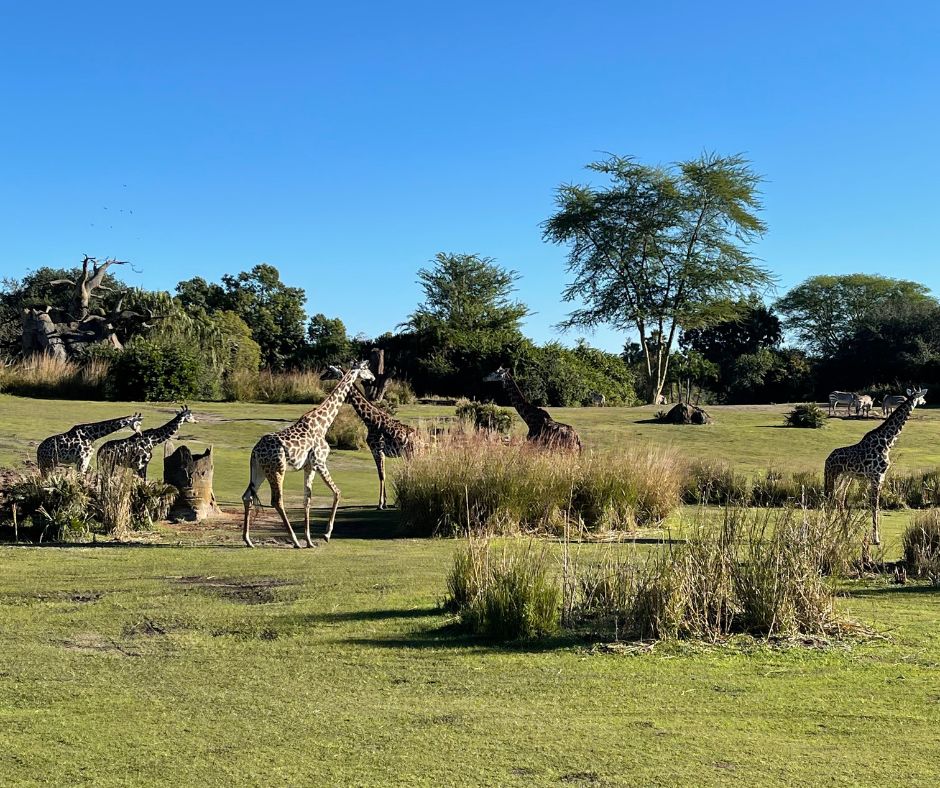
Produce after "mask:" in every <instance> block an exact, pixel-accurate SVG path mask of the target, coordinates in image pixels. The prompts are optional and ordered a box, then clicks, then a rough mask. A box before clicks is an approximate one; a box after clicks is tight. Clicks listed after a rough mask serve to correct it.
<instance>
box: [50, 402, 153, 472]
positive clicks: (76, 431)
mask: <svg viewBox="0 0 940 788" xmlns="http://www.w3.org/2000/svg"><path fill="white" fill-rule="evenodd" d="M142 420H143V416H141V414H140V413H134V414H132V415H130V416H121V417H120V418H117V419H108V420H107V421H93V422H91V423H89V424H76V425H75V426H74V427H72V428H71V429H70V430H69V431H68V432H63V433H60V434H59V435H51V436H49V437H48V438H46V439H45V440H44V441H43V442H42V443H40V444H39V447H38V448H37V449H36V462H37V463H38V464H39V470H40V472H41V473H42V474H43V476H45V475H46V474H47V473H49V472H50V471H51V470H52V469H53V468H55V467H56V466H57V465H74V466H75V467H76V468H78V472H79V473H82V474H84V473H85V472H86V471H87V470H88V466H89V465H90V464H91V457H92V455H93V454H94V453H95V450H94V447H93V446H92V444H93V443H94V442H95V441H96V440H98V439H99V438H103V437H104V436H105V435H110V434H111V433H112V432H117V431H118V430H123V429H124V428H125V427H126V428H129V429H132V430H133V431H134V432H137V433H139V432H140V422H141V421H142Z"/></svg>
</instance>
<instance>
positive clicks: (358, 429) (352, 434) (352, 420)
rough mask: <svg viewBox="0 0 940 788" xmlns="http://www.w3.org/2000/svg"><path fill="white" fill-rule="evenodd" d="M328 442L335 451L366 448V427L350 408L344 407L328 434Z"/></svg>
mask: <svg viewBox="0 0 940 788" xmlns="http://www.w3.org/2000/svg"><path fill="white" fill-rule="evenodd" d="M326 442H327V443H329V444H330V446H331V447H332V448H334V449H346V450H349V451H355V450H357V449H362V448H365V445H366V427H365V425H364V424H363V423H362V419H360V418H359V416H357V415H356V412H355V411H354V410H353V409H352V408H351V407H350V406H349V405H343V407H342V408H340V411H339V413H337V414H336V418H335V419H333V423H332V424H331V425H330V428H329V429H328V430H327V432H326Z"/></svg>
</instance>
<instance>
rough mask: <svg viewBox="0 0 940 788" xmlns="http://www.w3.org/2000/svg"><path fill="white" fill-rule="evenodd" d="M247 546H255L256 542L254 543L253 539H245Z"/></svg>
mask: <svg viewBox="0 0 940 788" xmlns="http://www.w3.org/2000/svg"><path fill="white" fill-rule="evenodd" d="M245 546H246V547H254V544H253V543H252V541H251V539H246V540H245Z"/></svg>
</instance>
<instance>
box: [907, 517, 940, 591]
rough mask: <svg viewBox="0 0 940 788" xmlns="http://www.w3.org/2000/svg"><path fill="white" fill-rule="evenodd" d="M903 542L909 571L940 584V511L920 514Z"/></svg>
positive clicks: (915, 518)
mask: <svg viewBox="0 0 940 788" xmlns="http://www.w3.org/2000/svg"><path fill="white" fill-rule="evenodd" d="M901 542H902V545H903V548H904V563H905V564H906V565H907V571H908V572H910V573H911V574H912V575H914V576H915V577H926V578H928V579H929V580H930V581H931V582H932V583H934V584H940V510H938V509H930V510H929V511H926V512H918V513H917V515H915V517H914V522H913V523H911V524H910V525H909V526H908V527H907V529H906V530H905V531H904V536H903V537H902V540H901Z"/></svg>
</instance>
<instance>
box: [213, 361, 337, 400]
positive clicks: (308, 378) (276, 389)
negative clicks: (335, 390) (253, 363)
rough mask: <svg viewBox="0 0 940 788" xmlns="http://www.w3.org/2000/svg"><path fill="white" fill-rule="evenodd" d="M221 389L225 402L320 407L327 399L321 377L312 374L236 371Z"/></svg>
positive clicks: (314, 373) (306, 372) (228, 377)
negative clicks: (318, 405)
mask: <svg viewBox="0 0 940 788" xmlns="http://www.w3.org/2000/svg"><path fill="white" fill-rule="evenodd" d="M222 388H223V394H224V396H225V398H226V399H228V400H232V401H236V402H267V403H271V404H276V403H287V404H298V405H307V404H312V405H317V404H319V403H320V402H323V400H324V399H325V398H326V390H325V388H324V384H323V381H322V380H320V376H319V374H317V373H316V372H311V371H309V370H295V371H291V372H272V371H271V370H269V369H263V370H261V371H260V372H252V371H250V370H244V369H241V370H235V371H234V372H232V373H231V374H230V375H228V376H227V377H226V378H225V380H224V381H223V384H222Z"/></svg>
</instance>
